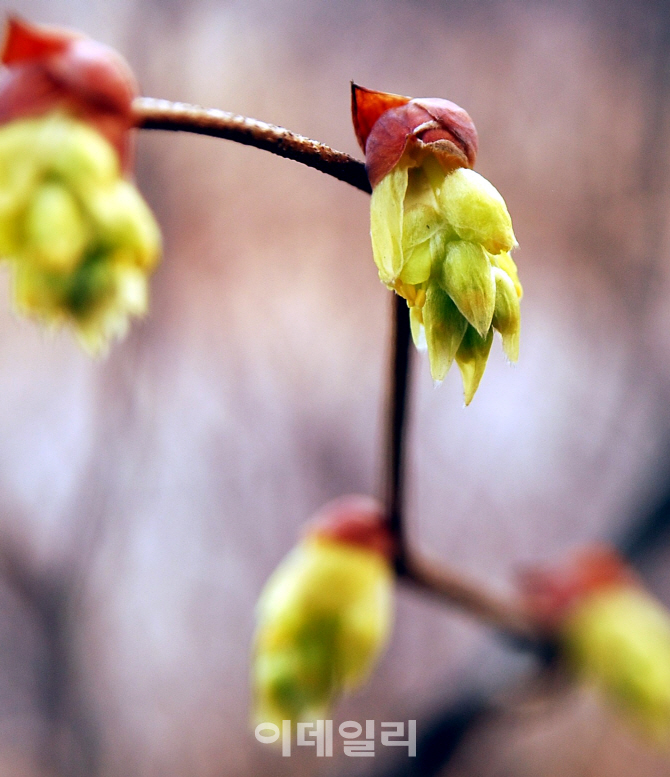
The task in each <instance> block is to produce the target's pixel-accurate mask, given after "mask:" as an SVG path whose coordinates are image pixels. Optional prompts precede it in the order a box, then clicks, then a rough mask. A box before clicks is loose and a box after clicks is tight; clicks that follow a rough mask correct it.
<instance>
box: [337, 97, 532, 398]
mask: <svg viewBox="0 0 670 777" xmlns="http://www.w3.org/2000/svg"><path fill="white" fill-rule="evenodd" d="M352 113H353V121H354V128H355V130H356V136H357V138H358V141H359V143H360V145H361V147H362V148H363V150H364V151H365V159H366V169H367V171H368V176H369V178H370V183H371V184H372V187H373V191H372V200H371V206H370V235H371V238H372V251H373V255H374V259H375V263H376V264H377V268H378V270H379V277H380V279H381V280H382V282H383V283H385V284H386V285H387V286H388V287H389V288H390V289H393V290H395V291H396V292H397V293H398V294H400V295H401V296H402V297H404V298H405V299H406V300H407V304H408V306H409V314H410V320H411V325H412V334H413V337H414V342H415V343H416V345H417V347H419V348H427V350H428V357H429V361H430V370H431V374H432V376H433V379H434V380H436V381H441V380H443V379H444V377H445V375H446V374H447V371H448V370H449V367H450V366H451V364H452V362H453V360H454V359H455V360H456V363H457V364H458V366H459V368H460V371H461V375H462V378H463V388H464V393H465V403H466V404H469V403H470V401H471V400H472V398H473V396H474V394H475V392H476V390H477V387H478V386H479V382H480V380H481V378H482V375H483V374H484V369H485V367H486V362H487V359H488V355H489V351H490V349H491V343H492V341H493V330H494V329H496V330H497V331H499V332H500V334H501V335H502V340H503V348H504V350H505V353H506V355H507V357H508V358H509V359H510V361H516V360H517V359H518V355H519V329H520V314H519V301H520V299H521V294H522V289H521V285H520V283H519V279H518V276H517V271H516V265H515V264H514V261H513V260H512V257H511V255H510V252H511V250H512V249H513V248H514V247H516V245H517V243H516V239H515V237H514V232H513V230H512V222H511V219H510V216H509V213H508V211H507V206H506V205H505V202H504V200H503V198H502V197H501V196H500V194H499V193H498V191H497V190H496V189H495V188H494V187H493V186H492V185H491V184H490V183H489V182H488V181H487V180H486V179H485V178H482V176H480V175H479V174H478V173H475V172H474V171H473V170H472V169H471V167H472V166H473V164H474V161H475V157H476V154H477V133H476V130H475V127H474V124H473V123H472V120H471V119H470V117H469V116H468V114H467V113H466V112H465V111H464V110H463V109H462V108H459V107H458V106H457V105H455V104H454V103H451V102H449V101H448V100H441V99H436V98H418V99H414V100H411V99H410V98H409V97H402V96H400V95H394V94H388V93H386V92H375V91H371V90H369V89H364V88H363V87H360V86H356V85H352Z"/></svg>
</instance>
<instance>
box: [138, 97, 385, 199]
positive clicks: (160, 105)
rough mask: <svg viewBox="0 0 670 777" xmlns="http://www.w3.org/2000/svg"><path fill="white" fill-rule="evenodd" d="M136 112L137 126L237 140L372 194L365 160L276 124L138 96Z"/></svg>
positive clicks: (213, 109)
mask: <svg viewBox="0 0 670 777" xmlns="http://www.w3.org/2000/svg"><path fill="white" fill-rule="evenodd" d="M133 112H134V114H135V125H136V126H137V127H140V128H142V129H162V130H172V131H174V130H181V131H183V132H195V133H197V134H199V135H210V136H212V137H215V138H225V139H226V140H234V141H235V142H236V143H243V144H245V145H247V146H255V147H256V148H260V149H263V150H264V151H269V152H270V153H271V154H277V156H283V157H286V158H287V159H293V160H295V161H296V162H300V163H302V164H303V165H307V166H308V167H313V168H315V169H316V170H320V171H321V172H322V173H326V174H327V175H330V176H332V177H333V178H337V179H338V180H340V181H344V183H348V184H350V185H351V186H355V187H356V188H357V189H360V190H361V191H363V192H367V193H368V194H369V193H370V192H371V191H372V189H371V187H370V182H369V181H368V176H367V173H366V172H365V165H364V164H363V162H360V161H359V160H358V159H354V158H353V157H352V156H349V154H344V153H342V152H341V151H335V150H334V149H332V148H330V147H329V146H326V145H324V144H323V143H318V142H317V141H316V140H310V139H309V138H306V137H303V136H302V135H296V133H295V132H291V131H290V130H287V129H284V128H283V127H277V126H275V125H274V124H267V123H266V122H264V121H257V120H256V119H249V118H247V117H246V116H237V115H236V114H234V113H228V112H227V111H219V110H217V109H216V108H200V107H199V106H197V105H188V104H187V103H173V102H170V101H169V100H156V99H154V98H152V97H138V98H137V99H136V100H135V102H134V103H133Z"/></svg>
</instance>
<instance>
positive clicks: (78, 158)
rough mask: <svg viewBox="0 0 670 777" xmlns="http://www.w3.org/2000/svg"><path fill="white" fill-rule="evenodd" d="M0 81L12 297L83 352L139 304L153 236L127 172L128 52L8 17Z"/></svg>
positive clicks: (98, 344)
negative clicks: (71, 335) (65, 331)
mask: <svg viewBox="0 0 670 777" xmlns="http://www.w3.org/2000/svg"><path fill="white" fill-rule="evenodd" d="M2 62H3V64H4V65H5V69H4V73H3V76H2V80H1V81H0V257H2V259H3V260H5V261H7V263H8V264H9V266H10V269H11V272H12V278H13V287H14V303H15V305H16V307H17V309H18V310H19V311H21V312H24V313H27V314H29V315H32V316H34V317H36V318H38V319H40V320H41V321H43V322H44V323H45V324H47V325H48V326H60V325H62V324H70V325H72V326H73V328H74V331H75V333H76V335H77V337H78V339H79V341H80V342H81V343H82V345H83V346H84V347H85V348H86V349H87V350H88V351H89V352H92V353H98V352H100V351H103V350H104V349H105V347H106V346H107V344H108V342H109V340H110V339H111V338H112V337H118V336H121V335H123V334H124V333H125V332H126V330H127V327H128V317H129V316H139V315H142V314H144V313H145V312H146V310H147V294H148V290H147V282H148V277H149V275H150V274H151V272H152V271H153V269H154V268H155V266H156V264H157V262H158V259H159V255H160V245H161V238H160V232H159V229H158V226H157V224H156V222H155V219H154V217H153V215H152V213H151V211H150V210H149V208H148V207H147V205H146V203H145V202H144V200H143V199H142V197H141V195H140V194H139V192H138V191H137V189H136V188H135V186H134V185H133V184H132V183H131V182H130V180H128V176H129V171H130V165H131V156H132V155H131V148H130V137H129V136H130V129H131V127H132V123H133V117H132V109H131V104H132V100H133V98H134V96H135V95H136V94H137V88H136V86H135V81H134V78H133V76H132V73H131V72H130V69H129V68H128V66H127V65H126V63H125V62H124V61H123V60H122V59H121V58H120V57H119V55H118V54H116V52H114V51H112V50H111V49H109V48H108V47H106V46H103V45H102V44H100V43H97V42H96V41H93V40H90V39H88V38H85V37H83V36H80V35H77V34H75V33H72V32H70V31H64V30H60V29H55V28H49V27H34V26H32V25H28V24H26V23H25V22H23V21H19V20H17V19H11V20H10V21H9V24H8V30H7V35H6V38H5V45H4V50H3V52H2Z"/></svg>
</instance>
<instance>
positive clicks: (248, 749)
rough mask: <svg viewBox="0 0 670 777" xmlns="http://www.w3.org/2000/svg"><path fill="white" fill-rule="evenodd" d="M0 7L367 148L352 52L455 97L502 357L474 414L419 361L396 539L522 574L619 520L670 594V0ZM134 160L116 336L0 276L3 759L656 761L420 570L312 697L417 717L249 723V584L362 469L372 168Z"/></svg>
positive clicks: (71, 768) (359, 713) (388, 82)
mask: <svg viewBox="0 0 670 777" xmlns="http://www.w3.org/2000/svg"><path fill="white" fill-rule="evenodd" d="M8 10H12V11H14V12H17V13H19V14H21V15H23V16H25V17H26V18H28V19H30V20H32V21H35V22H50V23H58V24H62V25H68V26H73V27H76V28H79V29H81V30H83V31H85V32H86V33H88V34H89V35H91V36H93V37H95V38H98V39H100V40H102V41H104V42H106V43H109V44H111V45H112V46H115V47H116V48H118V49H119V50H120V51H121V53H122V54H123V55H125V57H126V58H127V59H128V60H129V62H130V63H131V65H132V67H133V68H134V70H135V72H136V74H137V75H138V78H139V80H140V83H141V87H142V92H143V93H144V94H146V95H149V96H154V97H163V98H168V99H175V100H184V101H187V102H193V103H199V104H202V105H209V106H216V107H220V108H223V109H226V110H230V111H235V112H237V113H241V114H245V115H249V116H253V117H255V118H259V119H263V120H266V121H270V122H273V123H276V124H280V125H283V126H287V127H289V128H290V129H292V130H294V131H297V132H299V133H301V134H304V135H307V136H309V137H313V138H316V139H318V140H321V141H323V142H325V143H328V144H330V145H332V146H334V147H335V148H337V149H340V150H342V151H347V152H349V153H353V154H355V155H357V156H359V157H360V152H359V150H358V149H357V146H356V142H355V138H354V134H353V131H352V129H351V124H350V117H349V81H350V80H351V79H355V80H356V82H357V83H360V84H363V85H365V86H369V87H371V88H375V89H382V90H387V91H392V92H398V93H401V94H407V95H412V96H441V97H446V98H449V99H451V100H453V101H455V102H457V103H459V104H460V105H462V106H463V107H465V108H466V109H467V110H468V112H469V113H470V114H471V116H472V117H473V119H474V121H475V123H476V125H477V128H478V131H479V137H480V154H479V158H478V164H477V169H478V170H479V171H480V172H481V173H482V174H483V175H485V176H486V177H487V178H489V179H490V180H491V182H492V183H493V184H494V185H495V186H496V187H497V188H498V189H499V190H500V191H501V192H502V193H503V195H504V196H505V198H506V200H507V203H508V206H509V209H510V212H511V214H512V217H513V219H514V226H515V231H516V234H517V238H518V240H519V243H520V248H519V250H518V251H517V253H516V254H515V258H516V260H517V264H518V266H519V271H520V275H521V279H522V282H523V284H524V288H525V298H524V301H523V304H522V316H523V330H522V344H521V358H520V361H519V364H518V366H516V367H514V368H510V367H509V366H508V365H507V364H506V363H505V360H504V358H503V355H502V350H501V348H500V345H499V342H498V343H496V344H494V349H493V351H492V354H491V358H490V361H489V367H488V369H487V373H486V375H485V377H484V380H483V382H482V385H481V387H480V389H479V392H478V394H477V396H476V398H475V400H474V401H473V403H472V405H471V406H470V407H469V408H467V409H464V408H463V402H462V395H461V386H460V379H459V377H458V374H457V371H456V370H455V369H454V371H453V372H452V373H450V374H449V376H448V377H447V380H446V381H445V382H444V384H443V385H442V386H441V387H439V388H435V387H434V386H433V385H432V382H431V380H430V376H429V373H428V365H427V363H426V360H425V359H424V358H419V359H417V362H416V366H417V369H416V373H415V385H414V388H415V392H414V397H413V407H412V415H411V420H412V431H411V446H410V451H409V457H410V484H409V506H408V511H409V519H410V522H411V534H412V538H413V541H414V542H415V543H416V545H417V546H418V547H421V548H423V549H424V550H426V551H427V552H429V553H431V554H433V555H435V556H437V557H439V558H443V559H444V560H445V561H448V562H449V563H450V564H452V565H453V566H455V567H456V568H458V569H459V570H461V571H462V572H464V573H467V574H469V575H471V576H472V577H474V578H476V579H480V580H482V581H484V582H486V583H487V584H488V585H490V586H492V587H495V588H496V589H498V590H500V591H501V592H509V591H510V590H511V586H512V582H513V579H514V574H515V571H516V570H517V569H519V568H520V567H522V566H524V565H527V564H530V563H534V562H538V561H543V560H552V559H555V558H557V557H560V556H561V555H562V554H564V553H567V552H568V551H569V550H570V549H571V548H573V547H575V546H577V545H579V544H580V543H584V542H587V541H590V540H593V539H599V538H614V539H617V538H620V539H621V541H622V542H627V543H628V545H627V547H628V549H629V550H631V552H632V553H633V555H634V557H635V560H636V561H637V562H638V563H639V565H640V569H641V571H642V573H643V575H644V577H645V579H646V581H647V582H648V584H649V585H650V587H651V588H652V589H653V590H654V591H655V593H656V594H657V595H658V596H660V597H661V599H663V600H664V601H665V602H666V603H669V604H670V571H669V569H670V568H669V567H668V561H669V560H670V549H669V548H668V546H667V545H666V544H665V543H664V541H663V540H664V537H663V532H662V531H661V529H662V527H663V524H664V520H665V515H666V512H667V511H666V509H665V507H664V503H665V500H666V498H667V494H666V490H667V489H668V487H669V485H668V484H669V482H670V481H669V478H668V476H669V475H670V456H669V454H670V413H669V412H668V408H669V406H670V230H669V229H668V225H669V224H670V219H669V218H668V216H669V215H670V201H669V200H670V156H669V155H670V6H668V5H667V3H664V2H662V0H654V1H653V2H652V1H649V2H642V1H641V2H637V3H635V4H632V3H629V2H625V1H624V0H609V1H608V2H605V1H604V0H602V1H601V0H584V1H582V2H576V1H575V2H570V1H566V2H561V3H557V2H554V3H551V2H539V1H536V0H520V1H519V2H511V1H510V2H506V1H505V0H483V1H482V2H477V3H474V2H467V0H432V1H430V0H425V1H421V0H366V2H354V1H353V0H320V1H319V0H294V1H293V2H291V1H290V0H246V1H245V2H224V1H223V0H188V2H178V1H177V0H117V2H114V3H110V2H104V1H103V0H60V2H58V3H56V2H53V0H52V1H51V2H50V1H49V0H17V2H15V3H14V4H13V5H12V7H11V8H8ZM137 179H138V183H139V185H140V188H141V189H142V191H143V192H144V194H145V196H146V197H147V199H148V200H149V202H150V204H151V205H152V207H153V208H154V210H155V212H156V214H157V216H158V219H159V221H160V223H161V225H162V227H163V230H164V240H165V254H164V261H163V264H162V265H161V267H160V268H159V270H158V272H157V273H156V275H155V277H154V281H153V285H152V302H151V313H150V315H149V316H148V318H147V319H146V320H145V321H143V322H141V323H139V324H136V325H135V326H134V327H133V328H132V331H131V334H130V335H129V337H128V338H127V339H126V340H125V341H124V342H123V343H120V344H117V345H116V346H115V347H113V349H112V351H111V353H110V355H109V356H108V358H107V359H104V360H100V361H91V360H89V359H88V358H87V357H86V356H85V355H84V354H83V353H81V352H80V351H79V350H78V348H77V346H76V345H75V344H74V342H73V340H72V338H71V337H70V336H69V335H68V334H66V333H65V334H62V335H58V336H56V337H46V336H45V335H44V334H43V333H42V332H41V331H40V330H39V329H38V328H37V327H36V326H35V325H34V324H33V323H31V322H27V321H24V320H18V319H16V318H15V317H14V315H13V314H12V313H11V312H10V310H9V301H8V299H9V289H8V284H7V278H6V274H2V276H1V277H0V283H1V285H2V288H1V289H0V292H1V294H0V299H4V302H3V303H2V304H1V305H0V319H1V321H0V559H1V560H2V565H1V575H0V775H2V776H3V777H4V776H5V775H7V776H11V777H14V775H16V776H17V777H18V776H19V775H20V776H21V777H24V776H25V777H33V776H35V777H38V776H39V777H42V776H43V775H44V776H46V775H49V776H50V777H51V776H53V777H55V776H56V775H93V774H100V775H104V776H105V777H126V776H127V775H141V776H142V777H144V775H147V776H149V775H161V777H172V776H173V775H174V777H177V776H180V777H185V776H186V775H188V776H189V777H208V776H209V775H231V777H232V776H234V777H247V776H250V775H256V774H261V773H263V774H265V773H271V774H273V775H279V776H280V777H281V775H288V774H299V775H311V774H319V775H321V774H323V775H336V774H344V773H346V774H353V775H358V774H360V775H364V774H365V775H381V774H397V775H402V774H415V775H418V774H425V775H428V774H443V775H448V776H449V777H456V775H477V776H481V777H484V776H486V777H489V776H491V777H492V776H493V775H496V776H498V777H503V776H506V775H510V777H511V776H512V775H515V776H516V775H528V776H529V777H535V776H537V777H540V776H542V775H551V777H561V776H562V775H566V777H567V776H568V775H580V776H581V775H601V774H602V775H605V774H606V775H608V777H616V776H618V775H636V774H641V775H653V774H659V775H665V774H670V761H668V760H665V759H664V757H663V756H662V755H661V754H659V753H657V752H655V751H654V750H653V749H652V748H650V747H648V746H647V745H646V744H645V743H644V742H642V741H641V740H640V739H638V738H637V736H636V734H635V732H633V731H631V730H629V728H628V727H627V726H626V724H625V722H622V720H621V719H620V717H619V716H618V714H617V713H616V712H615V711H612V710H608V709H605V708H604V707H603V705H602V704H601V703H600V701H599V700H598V699H597V698H596V697H595V696H593V695H591V694H589V693H586V692H579V691H576V690H574V689H570V688H566V687H564V686H563V685H561V684H560V683H558V682H554V681H552V680H550V679H540V680H538V679H537V678H536V677H535V670H534V665H533V662H532V660H531V659H530V658H528V657H527V656H525V655H524V654H523V653H520V652H518V651H516V650H515V649H514V648H513V646H510V645H508V644H505V643H504V642H502V641H501V639H500V638H499V637H497V636H496V635H495V634H492V633H491V632H489V631H488V630H487V629H485V628H484V627H482V626H481V625H479V624H477V623H476V622H473V621H472V620H471V619H469V618H468V617H466V616H464V615H462V614H460V613H458V612H455V611H451V610H450V609H449V608H447V607H445V606H443V605H441V604H439V603H435V602H433V601H430V600H428V599H425V598H421V597H419V596H418V595H417V594H415V593H412V592H411V591H406V590H400V591H399V596H398V608H397V621H396V627H395V634H394V638H393V641H392V644H391V646H390V648H389V650H388V651H387V654H386V655H385V657H384V659H383V661H382V664H381V666H380V667H379V669H378V671H377V672H376V673H375V675H374V677H373V679H372V681H371V683H370V684H369V685H368V686H367V687H366V688H365V689H363V690H362V691H361V692H360V693H358V694H357V695H356V696H355V697H353V698H350V699H348V700H346V701H345V702H344V703H343V704H342V705H341V706H339V707H338V709H337V710H336V712H335V715H334V720H335V725H336V726H337V725H338V724H339V722H341V721H344V720H347V719H353V720H358V721H361V722H362V721H363V720H366V719H375V720H377V721H401V720H402V721H406V720H408V719H410V718H415V719H416V720H417V727H418V734H419V738H420V740H421V742H422V744H421V745H420V752H421V754H422V759H417V761H416V762H414V761H412V762H410V761H409V760H408V759H407V757H406V755H405V751H404V749H402V748H397V749H396V748H384V747H380V746H379V745H378V748H377V754H376V757H375V758H373V759H372V758H371V759H351V758H345V757H344V756H343V753H342V748H341V746H340V747H336V748H335V757H334V758H332V759H317V758H315V757H314V755H313V752H312V751H311V750H310V749H309V748H297V749H296V751H294V755H293V756H292V757H291V758H290V759H283V758H281V756H280V755H278V753H277V752H276V751H275V750H274V749H273V748H271V747H269V746H267V745H261V744H259V743H258V742H256V740H255V739H254V736H253V731H251V730H250V725H249V706H248V698H249V697H248V672H249V659H248V651H249V644H250V640H251V637H252V633H253V626H254V622H253V608H254V603H255V600H256V598H257V596H258V593H259V591H260V589H261V587H262V585H263V583H264V581H265V579H266V578H267V576H268V575H269V573H270V571H271V570H272V569H273V568H274V566H275V565H276V564H277V562H278V561H279V560H280V559H281V558H282V556H283V555H284V554H285V553H286V552H287V551H288V550H289V549H290V547H291V546H292V545H293V543H294V541H295V538H296V536H297V534H298V532H299V529H300V526H301V524H302V523H303V522H304V521H305V520H306V519H307V518H308V517H309V516H310V514H311V513H312V512H313V511H314V510H315V509H317V508H318V507H319V506H320V505H321V504H323V503H324V502H325V501H327V500H329V499H331V498H333V497H336V496H338V495H340V494H342V493H348V492H356V491H358V492H364V493H369V492H374V491H375V489H376V488H377V487H378V471H379V465H380V452H379V444H380V441H381V439H382V431H381V420H382V416H381V400H382V397H383V391H384V386H383V383H384V375H385V362H386V357H387V338H388V334H389V323H390V311H391V297H390V294H389V293H388V292H387V291H386V290H385V289H384V288H383V287H382V286H381V284H380V283H379V281H378V279H377V274H376V269H375V267H374V264H373V261H372V256H371V249H370V245H369V235H368V229H369V226H368V198H367V196H366V195H364V194H362V193H361V192H359V191H356V190H354V189H352V188H350V187H348V186H346V185H345V184H342V183H339V182H337V181H335V180H332V179H329V178H328V177H326V176H324V175H322V174H320V173H318V172H316V171H314V170H310V169H307V168H302V167H301V166H299V165H297V164H295V163H292V162H289V161H287V160H283V159H278V158H275V157H271V156H270V155H268V154H266V153H264V152H261V151H257V150H255V149H250V148H246V147H241V146H237V145H235V144H232V143H229V142H226V141H221V140H214V139H210V138H203V137H196V136H186V135H178V134H173V133H170V134H168V133H161V132H144V133H142V134H141V136H140V137H138V143H137ZM645 527H646V528H645ZM659 527H660V528H659ZM626 538H628V539H626ZM452 750H453V754H451V751H452ZM301 751H306V752H301ZM397 751H399V752H397ZM450 754H451V757H450Z"/></svg>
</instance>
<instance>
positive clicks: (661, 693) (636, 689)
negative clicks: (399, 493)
mask: <svg viewBox="0 0 670 777" xmlns="http://www.w3.org/2000/svg"><path fill="white" fill-rule="evenodd" d="M523 587H524V589H525V594H526V597H527V601H528V605H529V609H530V612H531V613H532V614H533V616H534V617H535V619H536V621H537V622H538V623H540V624H541V625H542V626H544V627H545V629H546V630H547V632H548V633H550V634H552V635H555V636H557V637H558V642H559V647H560V649H561V652H562V655H563V657H564V659H565V661H566V663H567V665H568V666H569V667H571V668H572V670H573V671H574V672H575V673H576V674H577V675H578V676H579V677H580V678H582V679H583V680H584V681H585V682H588V683H591V684H593V685H595V686H597V687H598V688H600V689H601V690H602V691H604V692H605V693H606V694H607V695H608V697H609V698H610V699H612V700H613V701H614V702H615V703H617V704H618V705H619V706H621V707H623V708H624V709H626V710H627V711H628V712H629V713H630V714H631V715H632V716H633V717H634V719H635V720H636V721H637V722H638V724H639V726H640V728H641V729H643V730H644V731H646V732H647V733H648V734H649V735H650V736H652V737H653V738H655V739H656V740H658V741H661V742H664V743H666V744H670V613H668V611H667V610H666V609H665V608H664V607H663V606H662V605H661V604H660V602H658V601H657V600H656V599H654V598H653V597H652V596H651V594H649V593H648V592H647V591H645V590H644V588H643V587H642V585H641V584H640V582H639V581H638V580H637V579H636V578H635V576H634V574H633V572H632V570H630V568H629V567H628V566H627V565H626V564H625V562H624V561H623V560H622V559H621V558H620V557H619V556H618V555H617V554H616V552H615V551H614V550H611V549H608V548H595V549H590V550H588V551H583V552H582V553H581V554H580V555H578V556H576V557H574V558H573V559H571V560H570V561H569V562H568V563H566V564H565V565H564V566H562V567H560V568H558V569H555V570H534V571H532V572H530V573H527V574H526V576H525V578H524V580H523Z"/></svg>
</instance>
